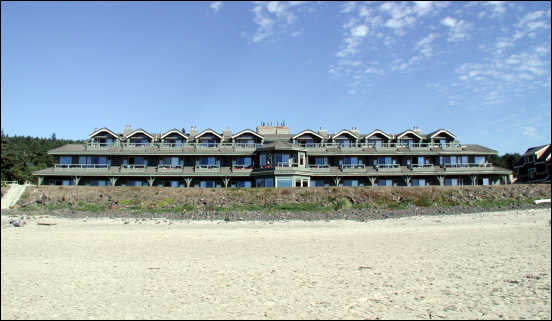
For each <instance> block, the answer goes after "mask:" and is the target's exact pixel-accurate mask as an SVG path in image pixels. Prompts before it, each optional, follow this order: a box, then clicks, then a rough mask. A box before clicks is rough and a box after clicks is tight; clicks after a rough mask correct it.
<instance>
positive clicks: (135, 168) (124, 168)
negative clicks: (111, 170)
mask: <svg viewBox="0 0 552 321" xmlns="http://www.w3.org/2000/svg"><path fill="white" fill-rule="evenodd" d="M145 171H146V165H143V164H140V165H121V173H143V172H145Z"/></svg>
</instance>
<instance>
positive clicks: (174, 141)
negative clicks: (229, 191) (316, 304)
mask: <svg viewBox="0 0 552 321" xmlns="http://www.w3.org/2000/svg"><path fill="white" fill-rule="evenodd" d="M48 153H49V154H51V155H54V156H55V157H56V164H55V166H54V167H51V168H46V169H43V170H39V171H36V172H34V173H33V175H34V176H36V177H37V178H38V183H39V184H45V185H75V184H77V185H92V186H108V185H116V186H144V185H145V186H172V187H306V186H310V187H315V186H426V185H492V184H508V183H510V182H509V176H510V175H511V174H512V171H511V170H508V169H504V168H500V167H496V166H493V165H492V164H491V163H489V162H488V157H489V156H490V155H496V154H497V152H496V151H495V150H492V149H489V148H487V147H483V146H480V145H474V144H462V143H460V142H459V141H458V140H457V138H456V136H455V135H454V134H453V133H451V132H450V131H448V130H446V129H439V130H435V131H433V132H430V133H426V134H422V133H421V131H420V130H419V129H416V128H415V129H412V130H410V129H409V130H405V131H403V132H401V133H398V134H391V133H386V132H384V131H382V130H379V129H375V130H373V131H372V132H370V133H367V134H361V133H360V132H359V131H358V130H357V129H356V128H353V129H352V130H347V129H343V130H341V131H339V132H336V133H331V134H330V133H327V132H326V131H324V130H318V131H314V130H310V129H306V130H303V131H301V132H298V133H295V134H292V133H290V131H289V128H288V127H286V126H258V127H257V128H256V130H250V129H244V130H242V131H239V132H236V133H232V132H231V131H229V130H225V131H223V132H222V133H220V132H216V131H214V130H212V129H205V130H203V131H201V132H198V131H197V130H196V128H195V127H192V129H191V130H190V132H189V133H186V132H184V130H178V129H171V130H169V131H167V132H165V133H161V134H153V133H149V132H147V131H146V130H144V129H141V128H140V129H136V130H132V129H130V128H128V127H127V128H125V130H124V132H123V133H122V134H120V133H116V132H113V131H112V130H110V129H108V128H100V129H96V130H94V131H93V132H92V133H91V134H90V136H89V138H88V140H87V141H86V142H85V143H83V144H68V145H64V146H62V147H59V148H55V149H52V150H50V151H49V152H48Z"/></svg>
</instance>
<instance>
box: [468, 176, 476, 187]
mask: <svg viewBox="0 0 552 321" xmlns="http://www.w3.org/2000/svg"><path fill="white" fill-rule="evenodd" d="M470 178H471V184H472V185H477V175H471V176H470Z"/></svg>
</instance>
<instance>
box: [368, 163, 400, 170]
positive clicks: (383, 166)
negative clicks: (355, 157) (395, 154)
mask: <svg viewBox="0 0 552 321" xmlns="http://www.w3.org/2000/svg"><path fill="white" fill-rule="evenodd" d="M374 167H375V168H376V169H377V168H399V167H400V165H399V164H375V165H374Z"/></svg>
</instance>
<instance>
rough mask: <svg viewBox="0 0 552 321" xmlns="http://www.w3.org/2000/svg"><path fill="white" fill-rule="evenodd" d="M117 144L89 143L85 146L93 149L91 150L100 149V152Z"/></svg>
mask: <svg viewBox="0 0 552 321" xmlns="http://www.w3.org/2000/svg"><path fill="white" fill-rule="evenodd" d="M114 145H115V144H114V143H87V144H86V145H85V146H86V149H91V150H96V149H100V150H102V149H103V150H105V149H109V148H110V147H111V146H114Z"/></svg>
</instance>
